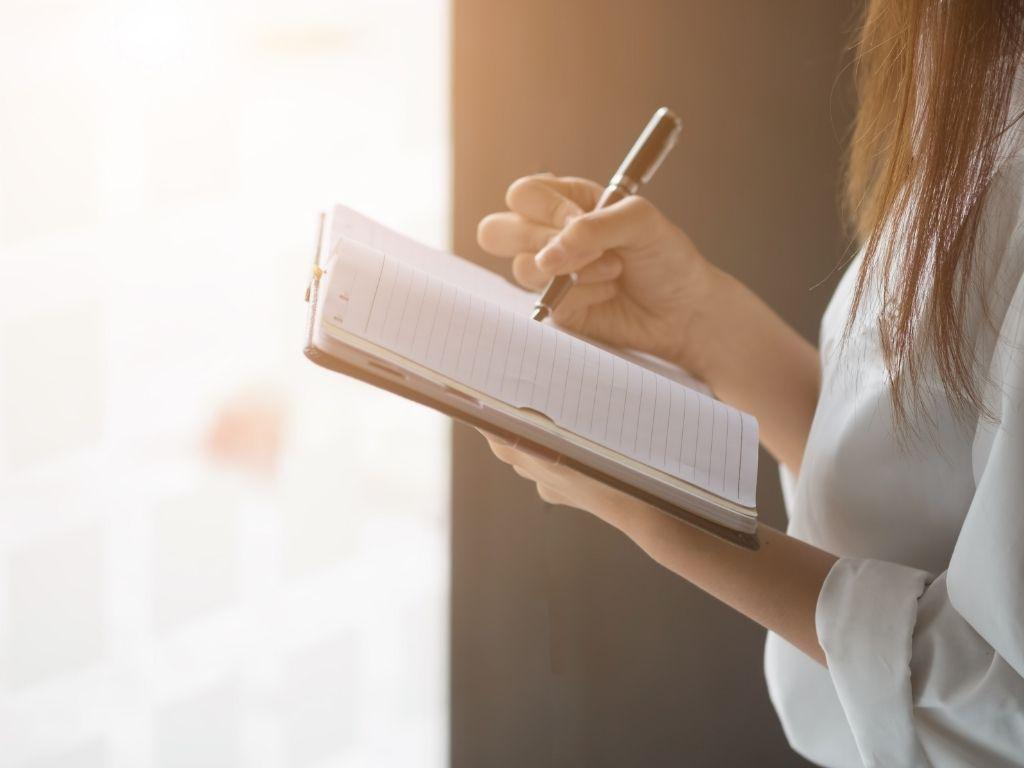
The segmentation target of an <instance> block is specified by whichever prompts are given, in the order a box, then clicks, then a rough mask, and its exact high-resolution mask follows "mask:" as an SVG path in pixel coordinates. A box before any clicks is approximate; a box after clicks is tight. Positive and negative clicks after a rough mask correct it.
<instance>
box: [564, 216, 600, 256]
mask: <svg viewBox="0 0 1024 768" xmlns="http://www.w3.org/2000/svg"><path fill="white" fill-rule="evenodd" d="M595 230H596V228H595V226H594V222H593V220H592V219H591V218H590V217H589V216H578V217H577V218H575V219H573V220H572V221H571V222H569V224H568V225H567V226H566V228H565V229H563V230H562V234H561V240H562V244H563V245H565V246H566V247H568V248H570V249H574V248H585V247H586V246H587V245H589V244H590V243H591V242H592V241H593V239H594V235H595Z"/></svg>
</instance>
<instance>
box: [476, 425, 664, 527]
mask: <svg viewBox="0 0 1024 768" xmlns="http://www.w3.org/2000/svg"><path fill="white" fill-rule="evenodd" d="M479 431H480V434H482V435H483V436H484V437H485V438H487V442H488V443H489V444H490V446H491V450H492V451H493V452H494V455H495V456H497V457H498V458H499V459H501V460H502V461H503V462H505V463H506V464H510V465H511V466H512V469H514V470H515V472H516V474H518V475H520V476H521V477H525V478H526V479H527V480H531V481H533V482H534V483H536V484H537V494H538V495H539V496H540V497H541V499H543V500H544V501H546V502H547V503H548V504H564V505H566V506H569V507H576V508H577V509H582V510H584V511H586V512H590V513H591V514H592V515H594V516H596V517H598V518H600V519H601V520H604V521H605V522H606V523H608V524H610V525H613V526H615V527H616V528H618V529H619V530H620V531H622V532H623V533H625V534H626V535H627V536H629V537H630V538H633V539H636V537H637V534H638V532H639V531H640V530H642V529H644V527H645V524H646V523H649V522H651V521H652V520H656V519H658V518H660V517H661V512H659V511H658V510H656V509H655V508H654V507H651V506H650V505H648V504H645V503H643V502H642V501H640V500H638V499H635V498H633V497H632V496H629V495H628V494H625V493H623V492H621V491H618V490H616V489H614V488H612V487H610V486H608V485H605V484H604V483H602V482H600V481H599V480H594V479H593V478H591V477H588V476H587V475H584V474H583V473H582V472H577V471H576V470H575V469H570V468H569V467H566V466H564V465H562V464H559V463H557V462H554V461H551V460H550V459H547V458H543V457H541V456H538V455H537V454H535V453H532V452H529V451H525V450H523V449H521V448H517V447H513V446H511V445H509V444H508V443H507V442H505V441H504V440H502V438H500V437H498V436H497V435H493V434H490V433H488V432H484V431H483V430H479Z"/></svg>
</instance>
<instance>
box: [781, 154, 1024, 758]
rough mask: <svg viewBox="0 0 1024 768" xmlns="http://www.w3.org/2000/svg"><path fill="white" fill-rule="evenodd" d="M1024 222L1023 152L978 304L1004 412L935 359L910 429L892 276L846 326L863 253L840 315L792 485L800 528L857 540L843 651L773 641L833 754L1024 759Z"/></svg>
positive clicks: (995, 210)
mask: <svg viewBox="0 0 1024 768" xmlns="http://www.w3.org/2000/svg"><path fill="white" fill-rule="evenodd" d="M1022 225H1024V160H1021V159H1019V158H1017V159H1013V160H1010V161H1009V162H1008V163H1007V164H1005V165H1004V166H1003V167H1002V169H1001V170H1000V173H999V176H998V177H997V181H996V183H995V185H994V189H993V190H992V192H991V194H990V195H989V198H988V200H987V203H986V209H985V214H984V217H983V225H982V229H983V231H982V233H981V236H980V239H979V243H978V249H977V251H976V254H977V269H976V272H975V275H976V286H977V290H976V291H975V293H976V295H975V296H974V298H973V299H972V302H971V303H970V305H969V306H968V308H967V311H968V324H967V331H968V338H969V339H970V340H971V341H972V343H973V344H974V350H975V354H976V355H977V359H978V360H979V361H980V362H979V370H980V371H981V372H982V373H981V374H980V375H979V381H980V382H981V385H982V392H983V393H984V396H985V402H986V403H987V406H988V408H989V409H990V410H991V412H992V417H993V418H969V419H963V418H961V419H960V420H959V421H958V420H957V418H956V417H955V416H954V414H953V413H952V411H951V409H950V406H949V404H948V402H947V401H946V399H945V398H944V396H943V394H942V390H941V387H940V385H939V384H938V378H937V376H936V375H931V376H929V377H928V378H927V382H926V386H925V388H924V392H925V399H924V402H925V406H924V408H923V412H922V413H919V414H918V415H917V417H916V418H915V422H914V425H915V428H916V431H914V432H913V433H911V434H909V435H908V436H907V437H906V438H905V440H904V444H903V445H902V446H901V445H900V444H899V443H898V441H897V437H896V434H895V433H894V431H893V425H892V420H891V413H892V412H891V407H890V402H889V388H888V383H887V380H886V374H885V370H884V367H883V364H882V359H881V354H880V351H879V342H878V327H877V322H876V313H875V309H876V308H877V297H878V292H877V290H876V289H875V288H876V287H875V286H870V287H869V290H868V294H867V295H866V298H867V299H868V302H867V303H868V306H866V307H864V308H863V310H864V311H861V312H860V313H859V317H858V320H857V322H856V324H855V326H854V328H853V330H852V333H851V335H850V337H849V338H848V339H847V341H846V344H845V345H843V344H842V333H843V326H844V323H845V321H846V316H847V313H848V310H849V306H850V301H851V298H852V290H853V286H854V282H855V276H856V275H855V273H856V270H857V266H858V263H859V261H858V263H855V264H853V265H852V266H851V267H850V268H849V270H848V271H847V274H846V275H845V276H844V277H843V280H842V281H841V283H840V285H839V287H838V289H837V290H836V294H835V296H834V297H833V299H832V302H831V304H830V305H829V307H828V309H827V311H826V313H825V316H824V318H823V320H822V327H821V340H820V341H821V364H822V389H821V395H820V399H819V402H818V407H817V411H816V413H815V416H814V422H813V425H812V427H811V431H810V435H809V437H808V441H807V448H806V452H805V454H804V460H803V465H802V468H801V470H800V476H799V478H798V479H797V480H796V482H795V483H794V481H793V478H792V477H791V476H789V474H788V473H787V472H785V471H784V472H783V486H784V492H785V495H786V504H787V509H788V511H789V528H788V530H789V533H790V534H792V535H793V536H796V537H797V538H800V539H804V540H805V541H808V542H811V543H813V544H815V545H817V546H819V547H822V548H823V549H826V550H829V551H830V552H832V553H834V554H836V555H838V556H840V560H839V561H838V562H837V563H836V564H835V566H834V567H833V568H832V570H831V572H830V573H829V575H828V577H827V579H826V580H825V584H824V587H823V589H822V592H821V595H820V597H819V599H818V606H817V613H816V624H817V630H818V638H819V641H820V642H821V645H822V648H823V649H824V651H825V655H826V657H827V659H828V668H827V669H826V668H825V667H823V666H821V665H819V664H817V663H816V662H814V661H811V660H810V659H809V658H808V657H806V656H805V655H803V654H802V653H801V652H800V651H798V650H796V649H795V648H794V647H793V646H791V645H789V644H788V643H787V642H786V641H784V640H782V639H781V638H779V637H778V636H776V635H773V634H769V636H768V642H767V646H766V649H765V674H766V676H767V680H768V689H769V693H770V695H771V698H772V702H773V703H774V705H775V709H776V711H777V712H778V714H779V718H780V719H781V721H782V726H783V728H784V730H785V733H786V736H787V738H788V739H789V742H790V744H791V745H792V746H793V748H794V749H795V750H796V751H798V752H799V753H801V754H802V755H804V756H806V757H807V758H808V759H810V760H812V761H814V762H816V763H819V764H822V765H826V766H860V765H868V766H885V767H886V768H895V767H896V766H953V765H956V766H986V767H988V766H1005V765H1015V766H1021V765H1024V282H1022V274H1024V226H1022ZM982 296H983V297H984V299H985V301H982ZM985 302H987V304H988V318H989V320H988V321H986V319H985V316H984V313H983V311H982V307H983V304H984V303H985ZM872 305H873V306H872ZM986 372H987V377H986V376H985V375H984V374H985V373H986Z"/></svg>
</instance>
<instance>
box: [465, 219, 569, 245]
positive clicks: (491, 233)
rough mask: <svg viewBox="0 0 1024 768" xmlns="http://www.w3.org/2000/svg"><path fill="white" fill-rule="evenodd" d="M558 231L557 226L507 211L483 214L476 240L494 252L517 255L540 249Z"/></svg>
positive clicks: (477, 229)
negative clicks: (533, 220)
mask: <svg viewBox="0 0 1024 768" xmlns="http://www.w3.org/2000/svg"><path fill="white" fill-rule="evenodd" d="M557 234H558V230H557V229H555V228H554V227H547V226H544V225H542V224H537V223H536V222H532V221H528V220H527V219H525V218H523V217H522V216H520V215H519V214H518V213H514V212H510V211H506V212H504V213H492V214H490V215H488V216H484V217H483V218H482V219H481V220H480V223H479V224H478V225H477V228H476V241H477V242H478V243H479V244H480V247H481V248H483V249H484V250H485V251H487V252H488V253H492V254H494V255H495V256H515V255H516V254H517V253H522V252H523V251H533V252H537V251H539V250H540V249H541V248H543V247H544V246H545V245H547V244H548V242H549V241H550V240H551V238H552V237H554V236H555V235H557Z"/></svg>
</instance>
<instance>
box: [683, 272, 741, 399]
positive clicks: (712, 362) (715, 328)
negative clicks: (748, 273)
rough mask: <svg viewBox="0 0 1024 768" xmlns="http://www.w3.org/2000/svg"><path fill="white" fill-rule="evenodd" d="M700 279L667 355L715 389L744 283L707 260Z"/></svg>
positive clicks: (725, 356) (727, 348)
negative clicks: (674, 345)
mask: <svg viewBox="0 0 1024 768" xmlns="http://www.w3.org/2000/svg"><path fill="white" fill-rule="evenodd" d="M699 282H700V289H699V290H698V291H696V293H695V296H694V297H693V300H692V301H690V302H688V304H689V306H688V307H686V310H687V311H686V317H685V318H684V320H683V323H682V329H683V333H681V334H680V339H679V341H680V343H679V345H678V348H677V350H676V351H675V353H674V355H673V356H672V357H670V358H669V359H670V360H671V361H672V362H674V363H675V364H676V365H678V366H680V367H681V368H683V369H684V370H686V371H687V372H689V373H690V374H692V375H693V376H696V377H697V378H699V379H700V380H701V381H703V382H704V383H706V384H707V385H708V386H710V387H711V389H712V390H714V389H715V385H716V382H717V381H718V379H719V373H720V371H722V369H723V364H722V363H723V361H724V360H725V359H726V358H727V357H728V356H729V354H730V350H729V340H730V337H731V331H730V326H731V324H732V323H731V320H732V318H733V317H734V316H735V313H736V308H737V306H738V305H739V304H740V303H741V302H742V301H743V293H744V291H745V287H744V286H743V284H742V283H740V282H739V281H738V280H737V279H736V278H734V277H733V276H732V275H730V274H729V273H728V272H724V271H722V270H721V269H719V268H718V267H716V266H714V265H713V264H710V263H707V265H706V269H705V272H704V274H703V275H702V276H701V279H700V281H699Z"/></svg>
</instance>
